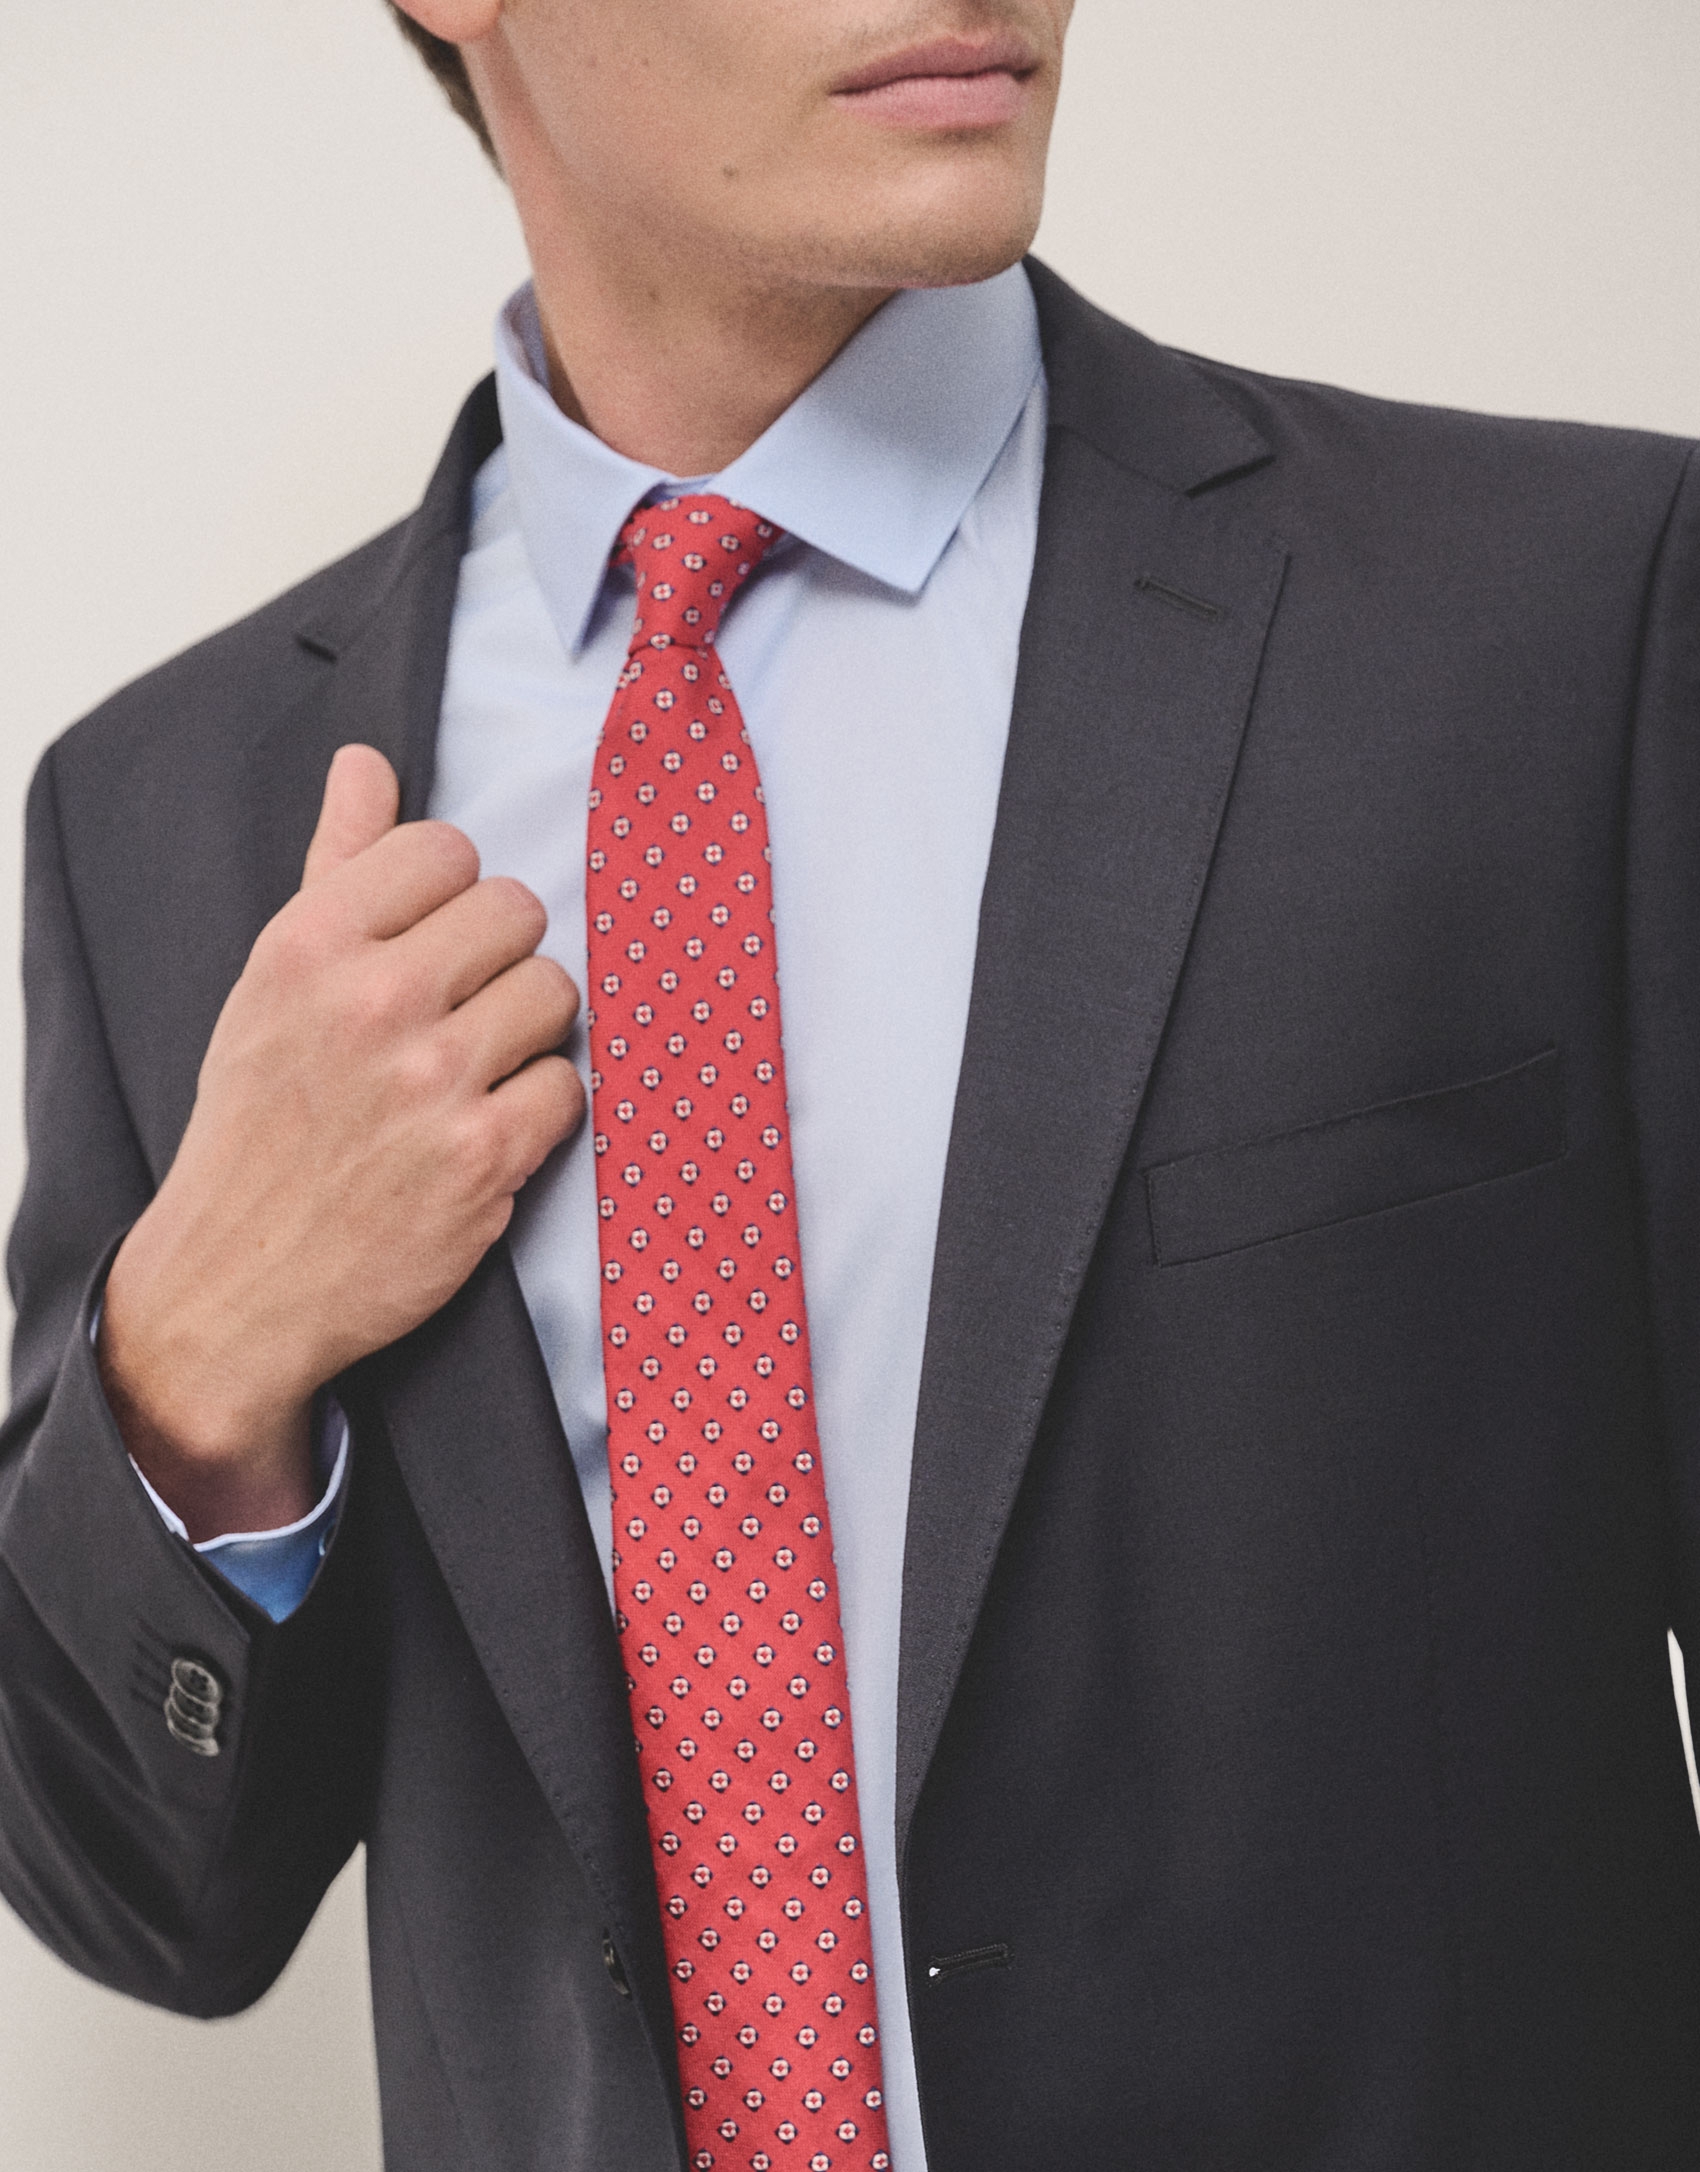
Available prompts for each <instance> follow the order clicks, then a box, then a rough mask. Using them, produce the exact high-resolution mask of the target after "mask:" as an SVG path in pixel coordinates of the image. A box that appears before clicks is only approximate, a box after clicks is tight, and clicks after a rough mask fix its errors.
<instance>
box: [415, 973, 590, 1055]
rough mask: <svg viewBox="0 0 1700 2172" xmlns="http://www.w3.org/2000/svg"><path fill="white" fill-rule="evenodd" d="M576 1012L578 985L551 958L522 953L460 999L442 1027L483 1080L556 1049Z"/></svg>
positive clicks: (569, 1029) (568, 1030)
mask: <svg viewBox="0 0 1700 2172" xmlns="http://www.w3.org/2000/svg"><path fill="white" fill-rule="evenodd" d="M577 1016H578V990H577V989H576V988H575V987H574V986H573V984H572V981H571V979H570V978H569V977H568V975H567V973H566V972H565V971H564V970H563V968H562V967H560V966H558V965H557V964H556V963H555V961H554V959H553V958H538V957H531V958H522V959H521V960H520V962H519V963H518V964H517V965H510V966H509V967H508V969H507V971H506V972H505V973H498V974H497V976H496V978H495V979H494V980H492V981H488V982H486V983H485V985H484V986H483V987H482V988H481V989H480V990H479V991H478V993H477V994H476V995H475V996H472V997H470V998H469V999H468V1001H466V1002H465V1003H463V1004H462V1005H461V1006H460V1008H459V1009H458V1010H457V1011H455V1012H454V1013H453V1014H452V1016H451V1017H450V1018H449V1019H448V1020H446V1021H445V1024H444V1026H443V1028H442V1030H443V1031H444V1032H446V1033H447V1034H448V1035H449V1036H450V1038H451V1039H452V1040H453V1041H454V1042H455V1043H456V1044H458V1046H459V1048H460V1050H461V1052H462V1058H463V1061H464V1062H465V1064H466V1067H467V1070H468V1071H469V1072H470V1073H471V1075H472V1076H473V1077H474V1078H476V1079H478V1080H480V1081H481V1082H482V1083H483V1084H485V1085H492V1086H493V1085H495V1083H496V1082H497V1081H498V1080H500V1079H505V1078H508V1077H510V1076H511V1075H512V1074H513V1073H514V1072H516V1071H518V1070H519V1069H520V1068H521V1066H522V1065H524V1064H528V1063H530V1062H531V1061H532V1060H533V1058H534V1057H538V1056H544V1055H548V1054H549V1053H551V1052H552V1051H553V1050H555V1049H558V1048H559V1047H560V1045H561V1043H562V1042H563V1041H564V1040H565V1039H566V1037H567V1035H568V1033H569V1032H570V1031H571V1029H572V1023H573V1020H574V1019H575V1018H576V1017H577Z"/></svg>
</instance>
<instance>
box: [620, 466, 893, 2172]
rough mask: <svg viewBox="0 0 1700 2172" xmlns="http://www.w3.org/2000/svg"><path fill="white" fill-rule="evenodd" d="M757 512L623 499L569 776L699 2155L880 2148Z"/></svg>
mask: <svg viewBox="0 0 1700 2172" xmlns="http://www.w3.org/2000/svg"><path fill="white" fill-rule="evenodd" d="M778 540H779V533H778V531H777V530H776V529H775V528H774V527H773V526H772V525H771V524H770V523H768V522H766V521H763V520H761V519H760V518H759V517H758V516H757V515H756V514H754V513H751V512H750V511H748V510H747V509H745V508H743V507H739V506H734V505H732V504H730V503H729V502H728V501H727V500H726V499H724V498H719V497H711V496H692V497H680V498H675V499H669V500H666V501H664V502H663V503H661V504H658V505H655V506H652V507H648V508H640V509H639V511H638V512H637V514H636V515H634V517H633V519H632V520H631V521H630V522H629V523H628V524H627V526H626V528H625V529H624V530H623V532H622V534H621V537H620V541H619V545H618V547H617V550H616V562H617V563H618V562H626V563H629V564H630V565H631V566H632V568H633V569H634V573H635V576H636V583H637V612H638V615H637V621H636V625H635V627H634V629H633V635H632V644H631V650H630V653H629V655H628V657H627V661H626V665H625V669H624V671H623V672H622V674H621V677H620V682H619V686H618V688H617V690H616V692H615V695H614V700H613V703H612V705H611V707H610V709H609V712H608V717H607V720H606V722H605V724H604V726H603V731H602V739H601V743H600V745H599V748H598V751H597V757H596V766H595V773H594V776H593V780H592V788H591V794H590V831H589V875H588V884H587V898H586V903H587V911H588V914H589V921H590V927H589V939H590V941H589V954H590V990H591V1000H590V1005H589V1007H588V1011H587V1016H588V1022H589V1027H590V1050H591V1066H592V1068H591V1092H592V1107H593V1112H594V1144H595V1150H596V1154H597V1157H598V1158H597V1204H598V1210H599V1213H600V1216H601V1222H600V1240H601V1260H602V1327H603V1335H604V1342H605V1348H604V1361H605V1371H606V1377H607V1385H608V1458H609V1466H610V1472H611V1476H612V1480H613V1494H614V1598H615V1608H616V1613H617V1618H618V1625H619V1631H620V1644H621V1650H622V1653H623V1655H624V1658H625V1665H626V1675H627V1684H628V1688H629V1692H630V1696H631V1704H632V1716H633V1720H634V1723H635V1733H636V1738H637V1754H638V1765H639V1771H640V1774H641V1777H642V1782H643V1793H644V1802H645V1807H646V1810H647V1813H648V1818H649V1830H650V1838H651V1842H652V1844H653V1848H654V1855H655V1871H656V1886H657V1891H658V1894H659V1897H660V1902H661V1909H662V1926H663V1932H664V1936H665V1941H666V1950H667V1959H668V1965H669V1967H670V1969H671V1971H672V1979H673V1981H672V1992H673V2008H674V2015H675V2019H676V2022H677V2029H678V2041H679V2073H680V2082H681V2086H682V2088H683V2091H684V2101H685V2129H686V2139H687V2145H688V2153H689V2159H690V2163H691V2165H692V2166H693V2167H694V2168H696V2172H708V2168H710V2167H721V2168H724V2167H728V2166H740V2167H743V2166H747V2167H750V2168H752V2172H789V2168H792V2167H795V2168H797V2172H802V2168H803V2167H805V2166H806V2167H808V2168H809V2172H848V2168H851V2167H855V2168H859V2172H888V2168H889V2166H890V2162H891V2160H890V2157H889V2155H888V2150H887V2138H886V2126H885V2114H884V2110H883V2108H882V2096H881V2084H880V2054H879V2041H878V2028H877V2021H876V2013H875V2003H874V1979H873V1952H872V1943H871V1939H870V1935H869V1920H868V1904H867V1892H866V1888H865V1883H864V1879H863V1874H862V1859H861V1831H860V1824H859V1820H858V1814H857V1805H856V1781H855V1761H854V1755H853V1751H852V1747H851V1727H850V1704H849V1696H848V1689H847V1682H846V1675H845V1665H844V1651H843V1634H842V1629H841V1626H840V1621H839V1608H838V1597H837V1584H836V1575H835V1570H834V1566H833V1558H832V1538H831V1531H830V1527H829V1520H828V1513H827V1498H826V1487H825V1483H824V1479H823V1475H822V1470H821V1459H820V1447H819V1442H818V1440H817V1437H816V1432H815V1419H814V1396H813V1386H812V1381H811V1376H810V1367H809V1336H808V1320H807V1315H806V1312H805V1309H804V1303H803V1286H802V1272H801V1267H800V1255H799V1250H798V1243H797V1210H796V1188H795V1183H794V1180H793V1176H792V1168H791V1147H790V1136H789V1123H788V1118H787V1112H786V1102H785V1065H784V1056H783V1051H782V1047H781V1037H780V1012H779V986H778V980H777V976H776V972H775V963H774V940H773V890H772V880H771V872H770V860H771V854H770V851H769V847H768V838H767V821H766V815H765V811H764V808H763V804H762V789H761V783H760V780H759V778H758V776H757V774H756V764H755V756H754V752H753V750H752V748H751V745H750V740H749V734H748V732H747V731H746V730H745V729H744V725H743V719H742V717H741V716H740V714H739V711H738V705H737V702H736V700H735V699H734V698H733V694H732V689H731V686H730V685H729V683H728V681H727V678H726V675H725V673H724V672H723V671H721V669H720V668H719V662H718V659H717V657H716V655H715V650H714V641H715V636H716V634H717V632H718V630H719V626H720V621H721V616H722V614H723V613H724V611H725V609H726V607H727V605H728V603H729V602H730V601H731V599H732V597H733V596H734V595H735V594H736V592H737V590H738V589H739V588H740V587H741V586H742V584H743V583H744V581H746V580H747V579H748V577H749V575H750V574H751V573H752V572H753V571H754V569H755V567H756V566H757V565H758V564H759V563H760V562H761V560H762V558H763V557H764V556H765V555H766V553H767V552H768V551H770V550H771V549H772V548H773V546H774V545H775V543H777V542H778Z"/></svg>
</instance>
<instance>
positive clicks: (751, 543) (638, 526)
mask: <svg viewBox="0 0 1700 2172" xmlns="http://www.w3.org/2000/svg"><path fill="white" fill-rule="evenodd" d="M779 537H780V530H779V529H777V528H776V527H775V526H774V525H773V523H772V522H771V521H767V520H763V519H762V518H761V516H760V515H759V514H758V513H752V512H751V511H750V509H749V507H748V506H745V505H734V504H733V503H732V501H731V499H730V498H718V497H711V496H697V497H691V498H663V499H662V500H661V501H660V502H659V503H658V504H656V505H640V506H639V507H638V509H637V511H636V512H635V513H634V514H633V515H632V517H631V519H630V520H628V521H627V523H626V525H625V527H624V528H622V529H621V531H620V540H619V542H618V543H617V544H616V545H615V548H614V563H615V564H616V565H630V566H631V567H632V568H633V569H634V571H635V572H636V574H637V591H638V613H637V623H636V625H635V626H634V627H633V629H632V652H633V654H634V655H637V654H640V653H641V652H642V651H643V650H644V649H646V648H657V649H665V648H672V647H674V646H675V645H677V646H681V647H686V648H706V647H707V646H708V645H709V643H710V642H711V641H713V639H714V637H715V634H716V633H717V632H718V631H719V628H720V620H721V615H722V613H723V612H724V611H725V609H726V606H727V605H728V604H729V603H730V602H731V600H732V598H733V597H734V596H735V595H736V594H737V592H738V590H739V589H740V588H741V587H742V586H743V584H744V582H745V581H747V580H748V579H749V577H750V575H751V574H752V573H753V572H754V571H755V569H756V567H757V566H759V565H760V564H761V562H762V560H763V559H764V558H765V557H766V556H767V554H768V552H769V551H770V550H772V548H773V546H774V545H775V544H776V543H777V542H778V541H779Z"/></svg>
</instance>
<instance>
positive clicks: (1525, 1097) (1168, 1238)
mask: <svg viewBox="0 0 1700 2172" xmlns="http://www.w3.org/2000/svg"><path fill="white" fill-rule="evenodd" d="M1563 1153H1564V1079H1563V1072H1562V1068H1561V1065H1560V1060H1559V1052H1558V1050H1557V1049H1556V1048H1549V1049H1547V1050H1545V1051H1544V1052H1543V1053H1542V1054H1540V1055H1538V1056H1532V1057H1530V1058H1529V1060H1528V1061H1527V1062H1526V1063H1520V1064H1517V1065H1515V1066H1514V1067H1513V1068H1512V1069H1511V1070H1509V1071H1498V1072H1495V1073H1494V1075H1493V1076H1492V1077H1491V1078H1479V1079H1471V1080H1469V1081H1467V1082H1466V1083H1465V1084H1463V1085H1461V1086H1447V1087H1443V1088H1441V1090H1440V1091H1439V1092H1437V1093H1425V1094H1412V1095H1410V1096H1408V1097H1407V1098H1406V1099H1405V1100H1402V1101H1389V1102H1385V1103H1383V1104H1382V1105H1381V1106H1380V1107H1378V1108H1372V1109H1359V1110H1356V1111H1355V1112H1354V1113H1353V1114H1351V1115H1349V1116H1337V1117H1333V1118H1331V1119H1330V1120H1328V1121H1326V1122H1324V1123H1320V1124H1307V1125H1306V1126H1305V1127H1304V1129H1303V1130H1302V1131H1288V1132H1283V1133H1281V1134H1280V1136H1279V1137H1276V1138H1272V1139H1257V1140H1253V1141H1252V1142H1251V1143H1250V1144H1248V1145H1245V1146H1225V1147H1217V1148H1213V1149H1211V1150H1210V1151H1208V1152H1206V1153H1202V1154H1188V1155H1185V1156H1184V1157H1183V1158H1182V1159H1180V1160H1178V1161H1169V1162H1160V1163H1158V1164H1157V1165H1156V1166H1155V1167H1154V1168H1150V1169H1147V1170H1146V1171H1145V1188H1146V1198H1147V1201H1148V1204H1149V1207H1150V1212H1151V1239H1152V1248H1153V1252H1154V1255H1155V1258H1156V1261H1157V1264H1158V1265H1159V1266H1161V1267H1167V1266H1176V1265H1179V1264H1180V1263H1181V1262H1182V1261H1185V1260H1195V1259H1209V1258H1210V1257H1212V1256H1213V1255H1214V1254H1216V1253H1219V1252H1236V1251H1239V1250H1241V1249H1242V1248H1243V1247H1244V1246H1246V1245H1252V1244H1267V1243H1268V1242H1269V1241H1270V1240H1271V1239H1272V1238H1275V1237H1293V1236H1297V1235H1298V1234H1299V1233H1300V1232H1301V1231H1302V1230H1307V1229H1323V1228H1326V1227H1327V1226H1328V1224H1329V1223H1331V1222H1348V1221H1354V1220H1356V1219H1357V1217H1358V1216H1360V1215H1364V1214H1378V1213H1380V1212H1381V1211H1382V1210H1383V1209H1385V1208H1388V1207H1406V1206H1411V1205H1413V1204H1414V1203H1415V1202H1416V1201H1417V1200H1419V1199H1434V1198H1438V1197H1439V1196H1440V1195H1441V1194H1442V1193H1444V1192H1455V1191H1462V1190H1464V1189H1465V1187H1466V1186H1468V1185H1472V1184H1487V1183H1491V1182H1492V1181H1493V1179H1494V1178H1496V1177H1508V1176H1515V1175H1516V1174H1517V1173H1518V1172H1519V1171H1520V1170H1523V1169H1537V1168H1539V1167H1540V1166H1541V1165H1542V1164H1543V1163H1545V1162H1552V1161H1557V1160H1558V1159H1559V1158H1560V1157H1561V1156H1562V1154H1563Z"/></svg>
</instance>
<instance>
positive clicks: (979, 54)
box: [833, 30, 1039, 91]
mask: <svg viewBox="0 0 1700 2172" xmlns="http://www.w3.org/2000/svg"><path fill="white" fill-rule="evenodd" d="M1038 65H1039V58H1038V55H1037V54H1036V53H1035V52H1034V50H1033V48H1032V47H1031V46H1030V45H1029V44H1028V43H1027V41H1026V39H1025V38H1022V37H1018V36H1017V35H1016V33H1015V32H1014V31H1012V30H1006V31H999V32H998V33H997V34H996V35H995V36H993V37H989V38H932V39H930V40H929V41H928V42H927V43H926V44H924V45H911V46H907V47H906V48H905V49H904V50H903V51H902V52H901V53H890V54H888V55H887V56H886V58H885V59H883V60H874V61H870V62H869V63H868V65H867V66H866V67H865V68H858V69H857V70H856V72H855V74H854V75H847V76H846V77H845V78H844V79H843V81H842V82H840V83H835V84H834V85H833V89H834V90H835V91H870V90H883V89H884V88H885V86H886V84H888V83H902V82H904V81H906V80H908V79H909V78H911V77H915V76H937V75H990V74H992V73H994V72H1000V73H1007V74H1009V75H1028V74H1030V73H1031V72H1032V71H1033V69H1035V68H1036V67H1037V66H1038Z"/></svg>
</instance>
